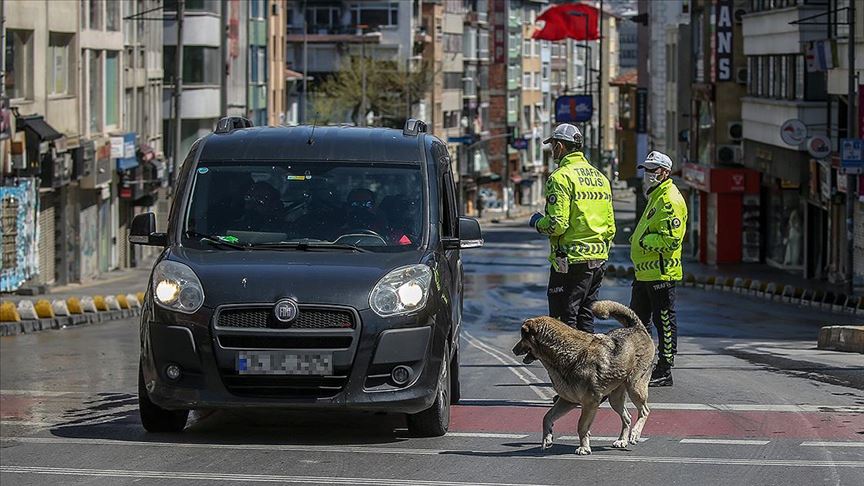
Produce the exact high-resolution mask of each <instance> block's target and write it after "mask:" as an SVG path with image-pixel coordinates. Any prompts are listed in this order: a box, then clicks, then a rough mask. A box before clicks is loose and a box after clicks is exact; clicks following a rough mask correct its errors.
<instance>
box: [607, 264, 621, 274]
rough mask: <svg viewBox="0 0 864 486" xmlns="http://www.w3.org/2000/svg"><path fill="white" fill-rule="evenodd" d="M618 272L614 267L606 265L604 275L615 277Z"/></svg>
mask: <svg viewBox="0 0 864 486" xmlns="http://www.w3.org/2000/svg"><path fill="white" fill-rule="evenodd" d="M617 271H618V267H617V266H616V265H607V266H606V274H607V275H615V273H616V272H617Z"/></svg>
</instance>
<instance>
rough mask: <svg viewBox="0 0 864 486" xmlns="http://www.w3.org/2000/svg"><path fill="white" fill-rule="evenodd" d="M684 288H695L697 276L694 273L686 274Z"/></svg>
mask: <svg viewBox="0 0 864 486" xmlns="http://www.w3.org/2000/svg"><path fill="white" fill-rule="evenodd" d="M684 286H685V287H695V286H696V276H695V275H693V274H692V273H685V274H684Z"/></svg>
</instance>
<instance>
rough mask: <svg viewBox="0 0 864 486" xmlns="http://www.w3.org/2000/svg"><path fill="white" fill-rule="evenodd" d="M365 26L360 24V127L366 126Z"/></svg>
mask: <svg viewBox="0 0 864 486" xmlns="http://www.w3.org/2000/svg"><path fill="white" fill-rule="evenodd" d="M366 27H368V26H367V25H366V24H360V25H358V26H357V28H359V29H360V53H361V54H360V72H361V74H360V91H361V93H360V96H361V98H360V126H361V127H365V126H366Z"/></svg>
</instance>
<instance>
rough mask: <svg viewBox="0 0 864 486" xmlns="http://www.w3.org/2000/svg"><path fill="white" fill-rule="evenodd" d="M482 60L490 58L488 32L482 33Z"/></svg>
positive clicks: (480, 55) (480, 53)
mask: <svg viewBox="0 0 864 486" xmlns="http://www.w3.org/2000/svg"><path fill="white" fill-rule="evenodd" d="M479 44H480V52H479V57H480V59H488V58H489V32H488V31H486V30H482V31H480V42H479Z"/></svg>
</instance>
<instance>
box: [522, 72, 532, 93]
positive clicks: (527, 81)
mask: <svg viewBox="0 0 864 486" xmlns="http://www.w3.org/2000/svg"><path fill="white" fill-rule="evenodd" d="M522 89H531V73H522Z"/></svg>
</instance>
